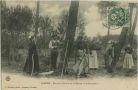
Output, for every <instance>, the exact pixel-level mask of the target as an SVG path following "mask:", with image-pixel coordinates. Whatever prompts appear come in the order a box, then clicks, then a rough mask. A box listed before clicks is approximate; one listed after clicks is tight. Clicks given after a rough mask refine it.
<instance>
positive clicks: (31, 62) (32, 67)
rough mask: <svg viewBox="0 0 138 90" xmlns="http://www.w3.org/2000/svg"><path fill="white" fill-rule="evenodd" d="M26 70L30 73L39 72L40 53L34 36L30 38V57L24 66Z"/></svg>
mask: <svg viewBox="0 0 138 90" xmlns="http://www.w3.org/2000/svg"><path fill="white" fill-rule="evenodd" d="M24 72H26V73H29V74H31V75H32V74H33V73H34V74H38V73H39V61H38V53H37V49H36V44H35V38H34V37H33V36H32V37H31V38H30V43H29V50H28V57H27V59H26V63H25V66H24Z"/></svg>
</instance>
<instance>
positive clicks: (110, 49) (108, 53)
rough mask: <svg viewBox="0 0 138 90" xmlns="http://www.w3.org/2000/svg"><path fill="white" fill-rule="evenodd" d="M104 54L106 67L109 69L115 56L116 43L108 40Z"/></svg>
mask: <svg viewBox="0 0 138 90" xmlns="http://www.w3.org/2000/svg"><path fill="white" fill-rule="evenodd" d="M104 56H105V67H106V68H107V70H108V69H110V66H111V62H112V60H113V58H114V44H113V42H111V41H109V42H108V45H107V47H106V50H105V55H104Z"/></svg>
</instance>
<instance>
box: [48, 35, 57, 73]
mask: <svg viewBox="0 0 138 90" xmlns="http://www.w3.org/2000/svg"><path fill="white" fill-rule="evenodd" d="M58 43H59V41H58V39H57V36H56V35H54V36H53V37H52V39H51V41H50V43H49V48H50V49H51V70H52V71H55V70H56V62H57V57H58V50H57V49H58Z"/></svg>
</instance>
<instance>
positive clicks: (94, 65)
mask: <svg viewBox="0 0 138 90" xmlns="http://www.w3.org/2000/svg"><path fill="white" fill-rule="evenodd" d="M98 67H99V65H98V60H97V55H95V56H91V55H90V56H89V68H98Z"/></svg>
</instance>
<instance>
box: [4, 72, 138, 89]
mask: <svg viewBox="0 0 138 90" xmlns="http://www.w3.org/2000/svg"><path fill="white" fill-rule="evenodd" d="M7 77H8V79H7ZM2 90H138V88H137V79H136V77H118V76H116V77H111V76H109V75H108V76H93V75H90V76H89V77H88V78H79V79H76V78H75V77H72V78H67V76H64V77H63V78H60V77H48V76H39V77H31V76H27V75H24V74H23V73H18V74H16V73H12V74H11V73H6V72H3V73H2Z"/></svg>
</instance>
